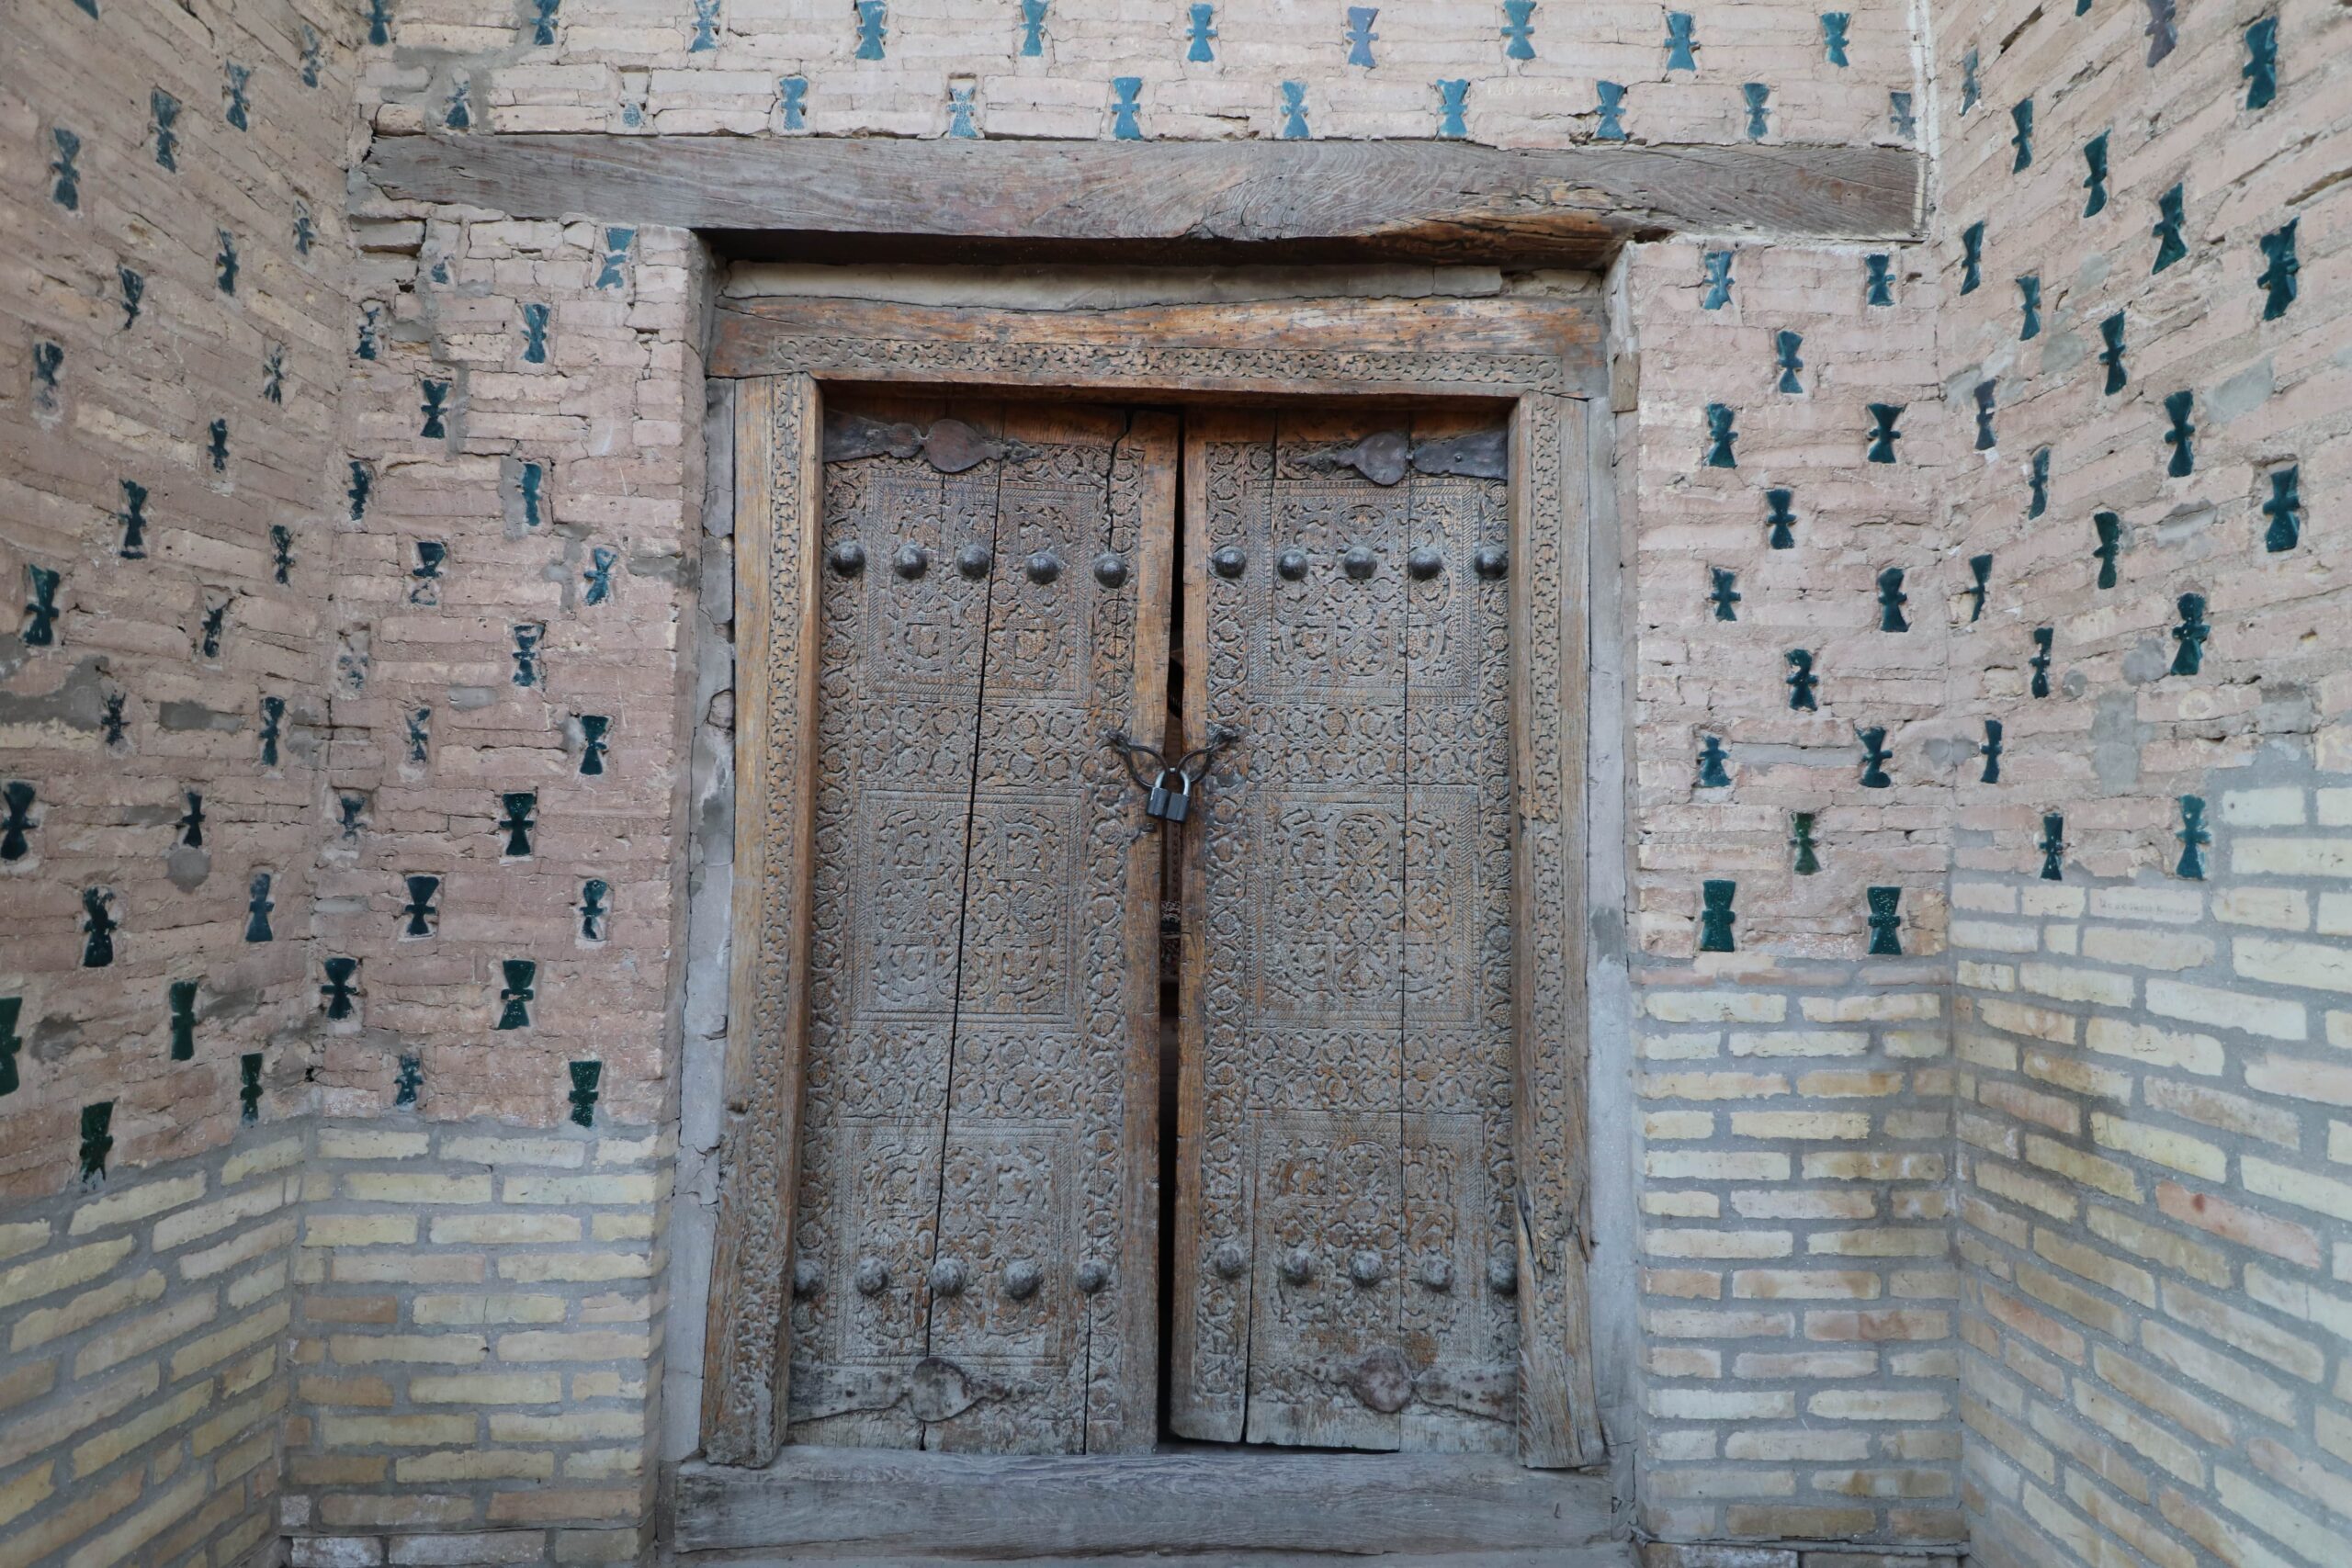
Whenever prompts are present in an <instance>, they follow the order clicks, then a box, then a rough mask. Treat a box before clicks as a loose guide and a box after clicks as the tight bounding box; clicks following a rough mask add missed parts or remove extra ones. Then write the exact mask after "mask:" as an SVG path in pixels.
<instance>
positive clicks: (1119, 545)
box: [788, 402, 1177, 1453]
mask: <svg viewBox="0 0 2352 1568" xmlns="http://www.w3.org/2000/svg"><path fill="white" fill-rule="evenodd" d="M1176 461H1177V445H1176V425H1175V422H1174V420H1173V419H1172V418H1170V417H1168V416H1165V415H1157V414H1148V413H1136V414H1132V415H1130V414H1128V413H1125V412H1117V411H1106V410H1100V409H1088V408H1080V407H1053V408H1046V407H1023V406H1018V405H1012V406H1003V405H980V404H960V405H959V404H948V403H914V402H898V403H891V404H880V403H876V404H871V405H865V406H862V407H861V406H858V405H854V404H851V405H846V406H844V407H842V408H839V409H835V410H832V411H830V412H829V414H828V417H827V420H826V431H825V446H824V474H825V482H824V489H823V524H822V529H823V537H822V541H821V549H820V562H821V564H820V572H821V574H822V578H821V586H820V592H819V599H818V625H819V649H818V671H819V682H820V684H819V689H818V695H817V746H816V777H815V789H814V828H813V835H812V842H813V854H812V868H811V900H810V914H811V933H810V941H809V959H810V963H809V973H810V982H809V1033H808V1052H807V1069H806V1089H805V1093H806V1111H805V1113H804V1126H805V1134H804V1136H803V1140H802V1149H801V1168H800V1178H799V1191H798V1199H797V1212H798V1216H799V1229H798V1235H797V1247H796V1263H795V1269H794V1276H793V1284H794V1301H793V1306H792V1338H791V1343H792V1349H793V1365H792V1372H791V1382H790V1404H789V1409H788V1417H789V1421H790V1423H791V1425H790V1429H789V1435H790V1440H792V1441H795V1442H812V1443H842V1444H866V1445H884V1446H897V1447H910V1448H911V1447H918V1446H920V1447H924V1448H934V1449H970V1450H989V1451H996V1452H1047V1453H1051V1452H1079V1451H1085V1450H1094V1451H1102V1450H1114V1449H1121V1448H1137V1447H1148V1446H1149V1445H1150V1443H1151V1441H1152V1440H1153V1438H1154V1436H1155V1427H1156V1410H1155V1398H1154V1394H1155V1388H1154V1378H1155V1362H1154V1359H1153V1347H1152V1343H1151V1335H1152V1330H1153V1326H1154V1315H1155V1306H1154V1303H1155V1296H1156V1291H1157V1286H1158V1279H1157V1275H1158V1269H1157V1258H1156V1252H1155V1246H1156V1231H1155V1219H1156V1214H1155V1204H1156V1201H1157V1200H1156V1191H1157V1172H1156V1170H1155V1169H1154V1168H1153V1167H1152V1164H1151V1155H1150V1151H1151V1149H1152V1147H1153V1140H1152V1138H1151V1120H1150V1119H1151V1117H1152V1116H1153V1114H1154V1111H1155V1107H1154V1105H1153V1099H1152V1094H1151V1088H1150V1086H1151V1084H1152V1082H1153V1081H1154V1080H1153V1073H1154V1070H1155V1069H1154V1059H1153V1052H1154V1050H1155V1049H1156V1037H1157V1023H1156V1017H1155V1014H1156V1011H1157V1009H1156V1007H1155V1005H1154V997H1155V994H1156V977H1157V976H1156V957H1157V954H1156V942H1157V936H1156V930H1155V925H1156V921H1155V918H1154V916H1155V898H1156V888H1157V882H1158V858H1157V855H1158V851H1157V845H1156V844H1154V843H1153V842H1152V840H1150V838H1149V837H1148V835H1146V834H1143V833H1141V832H1139V831H1138V830H1137V821H1138V818H1139V817H1140V812H1139V810H1138V809H1137V807H1136V801H1135V793H1134V790H1133V787H1132V785H1131V784H1130V783H1129V781H1128V778H1127V775H1126V773H1125V771H1124V769H1123V767H1122V764H1121V761H1120V759H1119V757H1118V755H1117V754H1116V753H1115V752H1114V751H1112V750H1109V749H1108V748H1106V747H1105V746H1104V744H1103V734H1104V732H1105V731H1107V730H1110V729H1113V728H1133V729H1136V730H1138V731H1139V732H1140V731H1142V730H1144V729H1145V728H1147V720H1148V718H1149V716H1154V715H1156V714H1157V713H1159V712H1160V711H1161V710H1162V709H1163V707H1164V702H1165V698H1164V693H1165V689H1166V681H1167V676H1166V662H1167V620H1166V608H1165V606H1166V603H1167V600H1168V596H1169V588H1168V580H1169V575H1170V559H1169V557H1170V550H1171V548H1172V545H1171V538H1172V532H1173V523H1174V510H1175V486H1176ZM1139 605H1141V606H1146V607H1147V608H1146V609H1145V610H1144V612H1143V613H1142V614H1140V615H1139V614H1138V606H1139ZM1138 1085H1140V1086H1141V1089H1140V1092H1138V1089H1137V1086H1138Z"/></svg>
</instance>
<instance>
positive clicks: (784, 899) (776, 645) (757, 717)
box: [703, 376, 824, 1465]
mask: <svg viewBox="0 0 2352 1568" xmlns="http://www.w3.org/2000/svg"><path fill="white" fill-rule="evenodd" d="M736 411H737V412H736V419H737V425H736V432H735V452H736V474H735V496H736V519H737V521H736V527H735V548H736V576H737V583H738V591H737V593H736V604H737V609H736V639H737V640H736V647H737V651H738V660H737V669H736V693H737V698H736V713H737V718H736V728H735V743H736V779H737V785H738V789H739V791H740V796H739V798H740V799H741V802H742V807H741V812H740V813H739V825H738V829H737V832H736V835H735V892H734V908H733V911H732V923H733V930H734V931H736V932H737V933H738V936H737V940H736V941H735V942H734V943H733V945H732V947H731V949H730V950H729V998H728V1042H727V1065H726V1075H725V1082H726V1093H727V1106H726V1116H725V1120H724V1122H722V1124H721V1130H720V1139H721V1148H720V1167H721V1179H720V1188H719V1190H720V1201H719V1213H718V1234H717V1238H716V1243H715V1247H714V1250H713V1256H712V1264H711V1292H710V1309H709V1328H708V1332H707V1337H706V1347H707V1348H706V1350H705V1353H704V1362H703V1450H704V1452H705V1453H706V1454H707V1455H708V1456H709V1457H710V1458H711V1459H712V1460H714V1461H718V1462H720V1463H724V1464H743V1465H757V1464H764V1463H766V1462H767V1461H769V1460H770V1459H772V1458H774V1457H775V1450H776V1446H777V1444H778V1442H779V1441H780V1440H781V1438H782V1434H783V1426H784V1410H785V1405H786V1397H787V1394H788V1380H789V1377H790V1365H791V1362H790V1354H789V1346H788V1344H787V1339H788V1336H789V1333H790V1323H789V1320H788V1316H787V1310H788V1309H787V1305H786V1291H787V1289H788V1281H787V1279H786V1275H787V1274H788V1272H789V1269H790V1266H791V1258H792V1250H793V1240H794V1235H795V1229H794V1224H793V1221H794V1212H793V1211H794V1205H795V1199H796V1188H797V1180H798V1175H799V1158H798V1151H799V1128H800V1112H801V1103H800V1102H801V1082H802V1068H803V1065H804V1061H805V1055H806V1047H807V1027H808V983H809V974H808V965H809V914H808V908H809V899H808V887H809V856H810V842H809V806H810V797H811V795H812V790H813V786H812V781H811V778H810V763H811V748H812V744H813V741H814V739H815V729H816V704H817V682H816V679H815V671H814V670H813V669H811V668H809V664H808V663H806V662H804V656H805V657H806V659H807V660H811V661H813V659H814V651H815V649H816V646H817V598H816V585H817V537H818V516H819V512H820V490H819V487H820V482H821V481H820V465H819V462H818V443H819V439H820V430H821V428H822V426H823V423H824V421H823V413H822V410H821V407H820V393H819V391H818V389H817V384H816V383H815V382H814V381H812V380H811V379H809V378H808V377H806V376H793V377H786V378H774V379H769V380H761V381H753V382H751V383H749V384H748V385H746V386H745V387H744V388H743V389H742V391H741V395H740V396H739V397H738V399H737V402H736Z"/></svg>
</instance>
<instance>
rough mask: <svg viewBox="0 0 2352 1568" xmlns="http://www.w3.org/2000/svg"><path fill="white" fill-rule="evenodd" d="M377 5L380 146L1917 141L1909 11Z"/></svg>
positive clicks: (723, 0) (1117, 4)
mask: <svg viewBox="0 0 2352 1568" xmlns="http://www.w3.org/2000/svg"><path fill="white" fill-rule="evenodd" d="M382 10H383V11H384V13H386V15H387V17H388V20H387V21H386V23H385V26H384V28H383V34H384V38H383V40H381V41H386V42H389V43H390V45H391V49H390V52H379V53H378V54H376V55H374V56H372V57H371V59H370V62H369V65H368V71H367V73H366V83H365V86H364V88H363V93H364V96H365V98H366V101H367V107H368V112H369V114H370V116H371V122H372V123H373V124H374V126H375V127H376V129H377V130H379V131H381V132H387V133H400V132H406V131H414V130H425V129H441V128H444V127H447V126H450V125H451V124H452V117H453V116H455V117H456V118H458V119H459V120H462V122H463V125H464V128H466V129H469V130H476V131H480V130H497V131H534V130H608V131H618V132H638V131H644V132H650V133H654V134H663V135H709V134H713V133H727V134H733V135H758V134H763V133H769V132H773V133H776V134H783V135H789V134H809V135H827V136H918V137H937V136H979V137H986V136H1019V137H1106V138H1107V137H1117V138H1127V137H1135V138H1143V139H1151V138H1166V139H1173V140H1213V139H1217V138H1223V137H1244V136H1246V137H1432V136H1466V137H1468V138H1471V139H1474V140H1476V141H1485V142H1488V143H1492V144H1495V145H1501V146H1563V145H1566V144H1568V143H1570V142H1573V141H1584V140H1587V139H1589V138H1600V139H1602V140H1614V139H1621V138H1622V139H1624V140H1630V141H1660V142H1663V141H1679V142H1692V141H1699V142H1730V141H1809V142H1827V143H1853V142H1870V141H1886V142H1889V143H1901V144H1910V143H1912V142H1915V141H1917V110H1916V108H1915V107H1913V106H1914V102H1915V101H1916V98H1915V93H1916V89H1915V85H1914V81H1913V76H1914V62H1913V55H1912V41H1911V39H1912V19H1911V15H1910V12H1909V10H1908V8H1907V7H1905V6H1894V5H1886V4H1877V5H1867V6H1865V5H1849V6H1842V7H1841V8H1840V9H1839V10H1838V11H1837V12H1836V13H1834V15H1836V16H1837V17H1838V18H1839V21H1838V24H1837V25H1835V26H1834V27H1833V26H1831V25H1827V24H1825V22H1824V19H1823V16H1822V12H1821V9H1820V8H1819V7H1817V6H1809V5H1791V4H1779V3H1757V0H1747V3H1743V4H1737V5H1733V4H1725V3H1723V0H1713V3H1709V4H1701V3H1697V0H1693V3H1691V4H1689V5H1683V6H1674V7H1668V6H1657V5H1648V4H1644V5H1600V6H1567V5H1565V4H1562V3H1560V0H1529V3H1522V0H1510V3H1508V4H1484V3H1482V4H1476V5H1448V6H1426V5H1423V6H1398V5H1389V6H1367V7H1354V8H1351V7H1349V6H1340V5H1306V4H1296V3H1285V0H1273V3H1266V0H1212V3H1209V4H1206V5H1193V4H1182V3H1168V0H1149V3H1144V0H1111V3H1103V4H1077V3H1074V0H1029V3H1028V4H1026V5H1023V4H1016V3H1013V0H1005V3H1002V4H997V3H992V0H989V3H980V0H875V3H871V4H868V5H865V6H854V5H852V4H850V3H848V0H655V3H652V4H619V3H605V4H597V3H594V0H531V3H530V4H528V5H526V6H522V7H520V8H519V10H517V11H516V12H515V13H513V14H509V13H507V12H505V11H503V10H502V11H500V12H499V13H498V14H497V15H496V16H494V17H493V16H492V15H490V14H489V12H488V11H486V10H485V8H483V7H482V6H479V5H476V4H473V3H471V0H408V3H404V4H401V5H399V6H392V5H390V3H389V0H386V3H385V4H384V5H383V6H382ZM1357 11H1361V12H1362V13H1363V17H1364V21H1363V26H1361V27H1359V26H1357V24H1356V21H1355V13H1356V12H1357ZM1669 11H1671V12H1672V13H1673V15H1674V16H1676V17H1679V18H1680V19H1679V21H1676V20H1673V19H1670V17H1669ZM1678 40H1680V41H1678ZM1897 94H1900V95H1905V96H1904V97H1903V98H1900V99H1898V98H1897V97H1895V96H1894V95H1897ZM1604 104H1606V105H1608V106H1610V107H1609V112H1607V113H1604V112H1603V106H1604Z"/></svg>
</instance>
